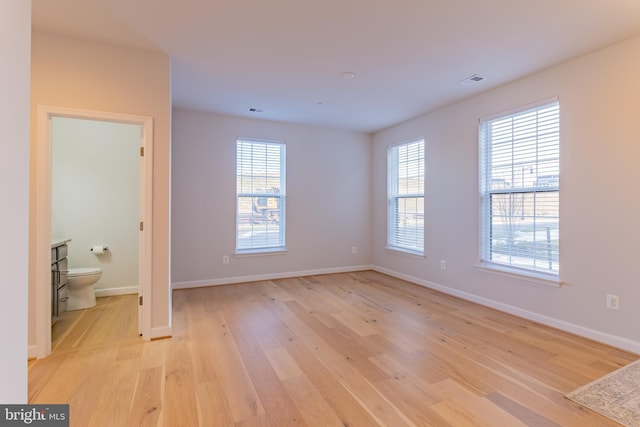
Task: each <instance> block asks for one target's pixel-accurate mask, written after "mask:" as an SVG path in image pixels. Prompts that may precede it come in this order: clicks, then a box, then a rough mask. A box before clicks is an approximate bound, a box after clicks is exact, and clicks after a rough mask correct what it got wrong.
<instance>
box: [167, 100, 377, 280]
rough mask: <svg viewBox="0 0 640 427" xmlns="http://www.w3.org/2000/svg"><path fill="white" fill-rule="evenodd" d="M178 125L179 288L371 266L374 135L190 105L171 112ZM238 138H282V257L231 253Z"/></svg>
mask: <svg viewBox="0 0 640 427" xmlns="http://www.w3.org/2000/svg"><path fill="white" fill-rule="evenodd" d="M172 129H173V137H172V138H173V141H174V144H173V148H172V187H173V189H174V191H173V195H172V212H171V216H172V227H171V228H172V246H171V252H172V283H173V284H174V287H182V286H197V285H205V284H215V283H229V282H231V281H234V280H235V281H237V280H243V279H246V278H251V277H257V276H260V277H264V276H265V275H281V274H286V273H288V272H300V271H310V270H326V269H349V268H351V267H353V266H359V265H367V264H369V260H370V252H369V248H370V207H371V196H370V194H371V187H370V184H369V176H370V172H371V142H370V137H369V136H368V135H366V134H360V133H355V132H345V131H338V130H330V129H324V128H318V127H312V126H301V125H293V124H284V123H277V122H270V121H264V120H252V119H242V118H234V117H229V116H222V115H215V114H206V113H197V112H191V111H184V110H174V112H173V128H172ZM238 137H251V138H265V139H269V140H280V141H285V143H286V147H287V151H286V155H287V171H286V173H287V224H286V227H287V228H286V238H287V249H288V251H287V252H286V253H284V254H278V255H263V256H259V255H256V256H233V253H234V250H235V216H234V215H235V185H236V183H235V161H236V160H235V159H236V153H235V149H236V139H237V138H238ZM353 246H357V247H358V253H357V254H356V255H353V254H352V247H353ZM224 255H231V256H230V263H229V264H226V265H223V263H222V257H223V256H224Z"/></svg>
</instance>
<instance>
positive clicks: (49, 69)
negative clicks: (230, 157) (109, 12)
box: [29, 32, 171, 345]
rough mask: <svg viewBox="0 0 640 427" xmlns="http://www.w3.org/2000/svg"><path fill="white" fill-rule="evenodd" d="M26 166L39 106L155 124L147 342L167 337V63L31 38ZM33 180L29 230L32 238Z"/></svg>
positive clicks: (91, 45)
mask: <svg viewBox="0 0 640 427" xmlns="http://www.w3.org/2000/svg"><path fill="white" fill-rule="evenodd" d="M31 61H32V68H31V70H32V79H31V118H32V121H31V141H32V143H31V161H32V165H33V162H34V161H35V159H36V158H37V155H36V154H37V150H38V147H37V140H36V135H37V120H36V117H37V108H38V106H39V105H48V106H55V107H66V108H74V109H86V110H93V111H104V112H113V113H123V114H132V115H140V116H151V117H153V119H154V140H153V144H154V171H153V187H154V188H153V253H152V264H153V267H152V269H153V273H152V314H151V327H152V336H162V335H166V334H167V333H168V332H169V327H170V322H171V315H170V310H169V308H170V300H169V299H170V294H169V203H170V122H171V94H170V61H169V57H168V56H167V55H164V54H161V53H155V52H149V51H144V50H137V49H131V48H124V47H119V46H113V45H106V44H101V43H95V42H91V41H85V40H79V39H73V38H67V37H61V36H54V35H50V34H43V33H37V32H36V33H34V34H33V42H32V59H31ZM34 186H35V179H32V184H31V189H30V193H31V201H30V203H31V215H30V229H31V230H34V226H35V217H34V215H33V213H34V207H35V206H36V200H35V197H34V195H35V194H36V188H34ZM34 241H35V236H34V235H33V233H32V234H31V236H30V243H31V248H30V265H29V271H30V276H29V286H30V295H31V297H30V300H29V321H30V322H29V344H30V345H33V344H34V342H35V325H34V319H35V313H34V310H35V302H34V299H33V295H34V292H33V287H34V285H35V280H34V277H35V276H34V274H35V268H34V265H33V262H34V261H33V260H34V259H35V256H34V250H35V249H34V247H33V246H34V244H33V242H34Z"/></svg>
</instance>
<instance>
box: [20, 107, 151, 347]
mask: <svg viewBox="0 0 640 427" xmlns="http://www.w3.org/2000/svg"><path fill="white" fill-rule="evenodd" d="M67 119H69V120H80V121H84V122H89V121H93V122H96V123H97V124H102V125H106V124H109V123H111V124H114V125H133V126H134V127H135V128H137V129H138V130H139V139H138V141H139V144H136V145H138V146H139V147H136V148H135V150H133V155H135V156H136V157H138V163H139V168H138V171H139V173H138V175H139V182H138V186H137V187H138V191H137V193H138V194H137V195H138V197H137V199H138V209H137V211H138V217H139V218H138V220H137V222H139V227H138V229H139V232H138V236H137V249H138V250H137V276H138V277H137V285H138V286H137V287H138V290H137V292H138V302H139V305H138V332H139V333H140V334H141V335H142V338H143V339H145V340H149V339H150V334H151V307H150V306H149V304H143V301H144V300H145V299H146V300H147V301H149V300H150V292H151V284H150V279H151V262H150V260H151V256H150V255H151V229H152V228H151V196H152V193H151V191H152V181H151V178H152V173H151V171H152V170H153V169H152V167H153V156H152V140H153V135H152V132H153V120H152V118H150V117H144V116H133V115H126V114H117V113H106V112H96V111H86V110H73V109H67V108H58V107H48V106H41V107H39V109H38V155H37V158H36V181H37V186H36V187H37V191H36V192H37V194H36V199H37V203H36V207H35V208H36V222H37V223H36V242H37V249H36V276H35V281H36V283H35V293H36V295H35V307H36V312H35V316H30V317H31V318H32V319H34V318H35V325H36V357H38V358H41V357H45V356H47V355H48V354H50V353H51V320H50V319H51V297H52V296H51V284H50V244H51V238H52V229H54V228H56V227H52V221H51V218H52V202H53V199H52V172H53V164H52V155H53V152H54V150H53V141H54V139H53V138H54V134H55V128H56V126H59V125H56V123H64V122H65V121H66V120H67ZM135 142H136V141H135V140H134V143H135ZM104 173H105V174H112V173H113V174H118V170H117V166H116V165H109V163H108V162H107V163H105V164H104ZM53 237H56V236H53ZM96 244H100V243H98V242H96ZM105 244H106V241H105ZM85 245H86V242H85ZM87 251H89V248H87ZM107 292H108V291H107Z"/></svg>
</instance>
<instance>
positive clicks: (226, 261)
mask: <svg viewBox="0 0 640 427" xmlns="http://www.w3.org/2000/svg"><path fill="white" fill-rule="evenodd" d="M222 263H223V264H229V255H223V256H222Z"/></svg>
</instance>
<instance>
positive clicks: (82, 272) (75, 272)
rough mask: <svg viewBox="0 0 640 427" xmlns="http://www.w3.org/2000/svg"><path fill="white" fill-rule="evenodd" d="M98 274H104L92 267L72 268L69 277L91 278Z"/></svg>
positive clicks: (99, 269)
mask: <svg viewBox="0 0 640 427" xmlns="http://www.w3.org/2000/svg"><path fill="white" fill-rule="evenodd" d="M98 273H102V269H101V268H91V267H81V268H70V269H69V270H68V273H67V276H71V277H80V276H91V275H92V274H98Z"/></svg>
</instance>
